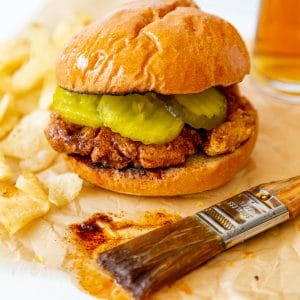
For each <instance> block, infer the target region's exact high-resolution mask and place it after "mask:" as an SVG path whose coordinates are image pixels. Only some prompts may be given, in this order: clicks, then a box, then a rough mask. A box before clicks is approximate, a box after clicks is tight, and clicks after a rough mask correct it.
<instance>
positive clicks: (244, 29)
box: [0, 0, 259, 300]
mask: <svg viewBox="0 0 300 300" xmlns="http://www.w3.org/2000/svg"><path fill="white" fill-rule="evenodd" d="M61 1H63V0H61ZM99 1H101V0H99ZM103 1H107V0H103ZM45 2H46V1H45V0H0V41H5V40H7V39H9V38H11V37H13V35H14V34H16V33H17V32H18V31H20V30H21V29H22V26H24V25H25V24H26V23H27V22H28V21H29V20H30V18H31V17H32V16H33V15H34V14H36V13H37V12H38V11H39V10H40V9H42V7H43V4H44V3H45ZM197 2H198V3H199V5H200V7H201V8H202V9H204V10H207V11H209V12H212V13H215V14H218V15H220V16H222V17H224V18H225V19H227V20H229V21H230V22H231V23H232V24H234V25H235V26H236V27H237V28H238V30H239V31H240V33H241V34H242V36H243V37H244V38H245V39H247V40H249V39H251V38H253V37H254V34H255V27H256V20H257V11H258V5H259V0H251V1H241V0H203V1H201V0H200V1H197ZM0 299H1V300H18V299H22V300H27V299H30V300H41V299H42V300H50V299H51V300H54V299H55V300H60V299H63V300H67V299H74V300H75V299H76V300H77V299H78V300H81V299H82V300H83V299H91V297H89V296H88V295H86V294H84V293H82V292H80V291H79V290H78V288H77V287H76V286H75V285H74V284H73V283H71V280H70V278H69V277H68V276H67V275H66V274H63V273H61V272H57V271H54V270H46V269H45V268H43V267H42V266H39V265H37V264H31V263H26V262H24V263H22V264H20V263H18V264H12V263H9V264H8V263H3V262H2V263H1V264H0Z"/></svg>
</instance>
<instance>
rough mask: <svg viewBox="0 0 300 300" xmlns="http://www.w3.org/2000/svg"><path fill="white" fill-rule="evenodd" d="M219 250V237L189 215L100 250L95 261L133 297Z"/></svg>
mask: <svg viewBox="0 0 300 300" xmlns="http://www.w3.org/2000/svg"><path fill="white" fill-rule="evenodd" d="M223 250H224V244H223V241H222V240H221V238H220V237H219V236H218V235H217V234H216V233H215V232H214V231H212V230H211V229H210V228H209V227H208V226H207V225H206V224H204V223H202V221H200V220H199V219H198V218H197V217H196V216H193V217H187V218H184V219H182V220H180V221H178V222H175V223H173V224H169V225H166V226H163V227H161V228H159V229H156V230H154V231H151V232H149V233H147V234H145V235H142V236H140V237H138V238H135V239H133V240H131V241H129V242H127V243H124V244H122V245H120V246H118V247H116V248H113V249H111V250H109V251H106V252H103V253H101V254H100V255H99V257H98V263H99V265H100V266H101V267H103V268H104V269H105V270H106V271H108V272H109V273H110V274H111V275H112V276H113V277H114V278H115V280H116V281H117V283H119V284H120V285H121V286H123V288H124V289H126V290H127V291H129V292H130V293H131V294H132V296H133V297H134V298H135V299H144V298H145V297H147V296H149V295H150V294H151V293H153V292H154V291H156V290H158V289H159V288H160V287H161V286H163V285H165V284H167V283H171V282H173V281H175V280H176V279H178V278H179V277H181V276H182V275H184V274H186V273H188V272H190V271H192V270H194V269H195V268H197V267H198V266H200V265H201V264H203V263H204V262H206V261H207V260H209V259H210V258H212V257H213V256H215V255H217V254H218V253H220V252H221V251H223Z"/></svg>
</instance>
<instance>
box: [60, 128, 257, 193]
mask: <svg viewBox="0 0 300 300" xmlns="http://www.w3.org/2000/svg"><path fill="white" fill-rule="evenodd" d="M256 138H257V130H256V131H255V133H254V134H253V135H252V136H251V137H250V139H249V140H247V141H246V142H245V143H243V144H242V145H241V146H240V147H239V148H238V149H237V150H235V151H234V152H233V153H230V154H226V155H220V156H216V157H207V156H205V155H203V154H196V155H193V156H191V157H190V158H188V160H187V161H186V163H185V164H184V165H182V166H179V167H172V168H167V169H162V170H149V169H148V170H146V169H136V168H129V169H126V170H121V171H120V170H116V169H113V168H103V167H97V166H95V165H93V164H92V163H91V161H90V160H89V159H88V158H87V159H84V158H80V157H74V156H67V155H66V156H65V160H66V162H67V164H68V165H69V167H70V168H71V169H72V170H73V171H74V172H76V173H77V174H78V175H79V176H80V177H82V178H83V179H85V180H86V181H88V182H90V183H93V184H95V185H97V186H100V187H102V188H105V189H108V190H112V191H115V192H119V193H124V194H132V195H142V196H175V195H183V194H192V193H197V192H202V191H205V190H209V189H213V188H216V187H218V186H220V185H222V184H224V183H226V182H227V181H229V180H230V179H232V177H233V176H234V175H235V174H236V173H237V172H238V171H239V170H240V169H241V168H242V167H243V166H244V165H245V164H246V163H247V161H248V158H249V156H250V154H251V152H252V150H253V148H254V145H255V141H256Z"/></svg>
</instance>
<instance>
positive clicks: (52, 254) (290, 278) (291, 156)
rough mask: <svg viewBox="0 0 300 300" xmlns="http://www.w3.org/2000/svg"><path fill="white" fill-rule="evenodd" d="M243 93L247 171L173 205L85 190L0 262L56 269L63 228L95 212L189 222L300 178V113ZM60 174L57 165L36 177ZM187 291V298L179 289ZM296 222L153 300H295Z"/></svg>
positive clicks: (102, 4)
mask: <svg viewBox="0 0 300 300" xmlns="http://www.w3.org/2000/svg"><path fill="white" fill-rule="evenodd" d="M121 2H124V1H120V0H119V1H104V0H103V1H101V0H98V1H97V0H89V1H84V0H76V1H75V0H65V1H58V0H57V1H51V2H50V3H49V4H48V5H47V7H46V8H45V10H44V11H43V12H42V13H41V14H39V15H38V16H37V18H36V20H39V21H41V20H42V21H43V22H46V24H47V25H48V26H49V27H51V26H52V25H53V24H55V23H56V22H58V20H61V19H62V18H65V17H67V16H68V15H71V14H72V13H73V12H74V11H77V10H81V11H84V12H87V13H89V14H90V15H91V16H92V17H95V16H100V15H102V14H103V13H106V12H107V11H108V10H109V9H111V8H112V7H115V6H117V5H118V4H119V3H121ZM241 90H242V93H243V94H244V95H246V96H247V97H248V98H249V99H251V102H252V103H253V104H254V105H255V107H256V108H257V110H258V112H259V118H260V133H259V137H258V142H257V146H256V148H255V150H254V152H253V154H252V157H251V159H250V161H249V163H248V164H247V166H246V167H245V168H244V169H243V170H242V171H241V172H239V173H238V174H237V175H236V176H235V178H234V179H233V180H232V181H231V182H230V183H228V184H226V185H225V186H223V187H221V188H219V189H216V190H213V191H208V192H204V193H201V194H198V195H193V196H185V197H176V198H143V197H133V196H125V195H119V194H116V193H112V192H109V191H104V190H101V189H98V188H94V187H91V186H90V185H85V186H84V189H83V191H82V193H81V195H80V197H79V199H78V200H77V201H75V202H73V203H71V204H70V205H68V206H67V207H64V208H62V209H52V210H51V212H50V213H49V214H48V215H47V216H46V217H44V218H42V219H40V220H38V221H36V222H34V223H33V224H31V225H30V226H28V227H27V228H25V229H24V230H22V231H21V232H19V233H18V234H17V235H16V236H15V237H14V238H13V239H12V240H6V241H3V242H1V243H0V258H2V259H7V260H9V261H12V260H14V261H18V260H20V259H26V260H30V261H37V262H39V263H43V264H45V265H46V266H48V267H50V268H60V267H61V265H62V264H63V262H64V260H65V254H66V252H67V245H66V244H65V242H64V240H63V237H64V235H65V233H66V228H67V226H68V225H69V224H71V223H75V222H80V221H82V220H84V219H86V218H88V217H89V216H91V215H92V214H93V213H96V212H114V213H120V212H121V211H125V212H126V215H127V217H129V218H130V217H131V218H134V217H135V215H136V214H138V213H142V212H144V211H147V210H154V209H155V210H162V209H165V210H167V211H169V212H174V213H179V214H180V215H182V216H187V215H190V214H193V213H195V212H197V211H199V210H200V209H203V208H205V207H207V206H210V205H212V204H214V203H216V202H218V201H220V200H223V199H224V198H226V197H229V196H232V195H233V194H236V193H239V192H241V191H242V190H245V189H248V188H249V187H251V186H254V185H256V184H259V183H262V182H267V181H271V180H277V179H283V178H287V177H291V176H295V175H299V174H300V155H299V153H300V105H298V106H297V105H290V104H283V103H280V102H277V101H276V100H275V99H274V98H272V97H270V96H267V95H265V94H263V93H261V92H260V91H259V90H258V89H257V87H256V86H255V84H254V83H253V82H252V80H251V79H250V78H247V79H246V80H245V81H244V83H243V84H241ZM53 170H54V171H56V172H58V173H60V172H64V171H65V170H66V166H65V164H64V163H63V162H62V160H60V159H59V160H58V161H57V163H56V164H55V165H54V166H53V167H52V168H51V170H46V171H44V172H43V173H41V174H40V175H39V176H40V178H42V179H43V178H45V177H47V174H48V172H51V171H53ZM182 284H185V285H186V286H188V287H189V288H188V291H184V290H183V289H182V288H180V285H182ZM299 298H300V219H299V218H298V219H296V220H294V221H292V222H289V223H286V224H284V225H282V226H279V227H277V228H275V229H273V230H270V231H269V232H267V233H265V234H261V235H260V236H258V237H257V238H254V239H252V240H251V241H248V242H246V243H244V244H241V245H239V246H237V247H235V248H233V249H231V250H229V251H227V252H226V253H223V254H221V255H219V256H218V257H217V258H215V259H213V260H212V261H210V262H209V263H207V264H206V265H205V266H203V267H202V268H199V269H198V270H196V271H194V272H192V273H191V274H189V275H187V276H185V277H184V278H183V279H181V280H180V281H179V282H177V283H176V284H175V285H173V286H172V287H171V288H164V289H163V290H162V291H160V292H159V293H158V294H157V295H156V296H155V299H165V300H166V299H168V300H172V299H299Z"/></svg>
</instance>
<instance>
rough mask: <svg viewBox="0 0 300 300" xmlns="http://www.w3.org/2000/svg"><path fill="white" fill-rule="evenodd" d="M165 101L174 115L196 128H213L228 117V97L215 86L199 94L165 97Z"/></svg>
mask: <svg viewBox="0 0 300 300" xmlns="http://www.w3.org/2000/svg"><path fill="white" fill-rule="evenodd" d="M164 102H165V104H166V107H167V109H168V110H169V111H170V113H171V114H172V115H174V116H175V117H177V118H181V119H182V120H183V121H184V122H185V123H187V124H189V125H190V126H192V127H194V128H196V129H199V128H204V129H212V128H214V127H216V126H218V125H219V124H221V123H222V122H223V121H224V120H225V118H226V111H227V103H226V97H225V96H224V95H223V94H222V93H221V92H220V91H219V90H217V89H215V88H210V89H208V90H206V91H203V92H201V93H199V94H188V95H175V96H173V97H164Z"/></svg>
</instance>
